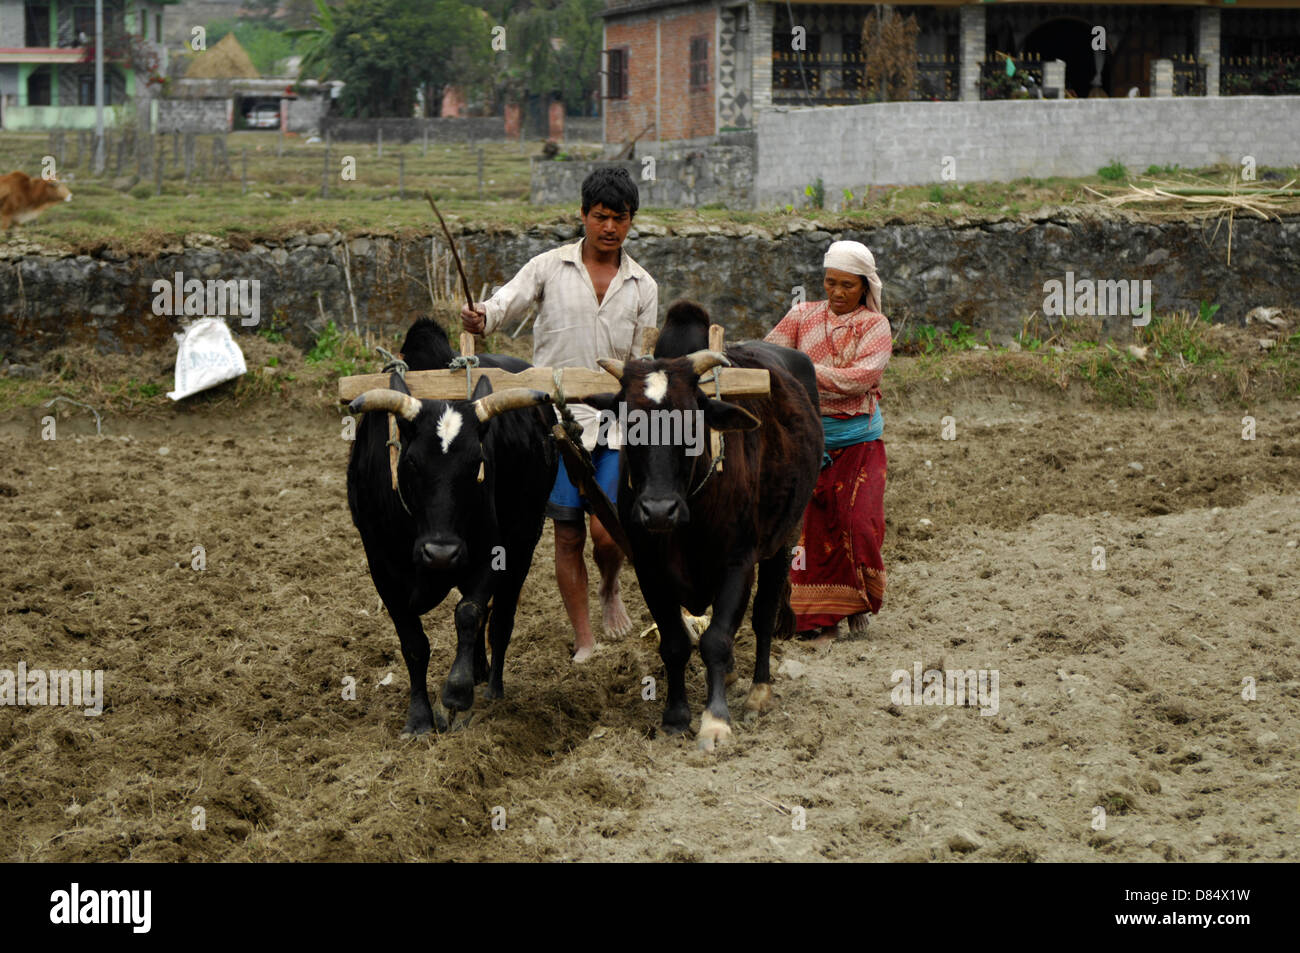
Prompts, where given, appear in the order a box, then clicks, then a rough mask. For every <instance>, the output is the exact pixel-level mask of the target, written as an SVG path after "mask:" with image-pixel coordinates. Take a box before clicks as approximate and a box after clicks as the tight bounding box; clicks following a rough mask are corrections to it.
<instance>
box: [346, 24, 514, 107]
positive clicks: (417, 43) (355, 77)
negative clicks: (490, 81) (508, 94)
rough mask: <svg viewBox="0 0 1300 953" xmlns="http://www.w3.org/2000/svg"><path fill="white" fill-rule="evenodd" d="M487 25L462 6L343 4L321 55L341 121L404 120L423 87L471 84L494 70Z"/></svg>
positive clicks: (489, 32)
mask: <svg viewBox="0 0 1300 953" xmlns="http://www.w3.org/2000/svg"><path fill="white" fill-rule="evenodd" d="M490 27H491V25H490V24H489V22H488V17H487V15H486V14H485V13H484V11H482V10H479V9H476V8H474V7H470V6H467V5H465V4H464V3H461V2H460V0H347V2H346V3H344V5H343V6H342V7H339V8H338V9H337V10H335V11H334V30H333V32H332V35H331V36H330V39H329V42H328V44H327V45H326V46H325V50H324V60H325V61H326V62H327V63H328V64H329V68H330V76H331V78H334V79H340V80H342V81H343V82H344V83H345V85H344V87H343V92H342V95H341V96H340V100H341V102H340V106H341V108H342V110H343V113H344V114H345V115H349V116H361V117H373V116H409V115H411V114H412V112H413V111H414V107H415V101H416V93H417V91H418V90H419V89H420V87H421V86H422V85H425V86H432V87H435V88H441V87H443V86H446V85H447V84H449V83H452V82H455V83H457V84H458V85H472V84H473V83H474V82H476V81H481V80H482V79H483V78H485V77H486V76H487V74H488V72H489V71H490V70H491V68H492V65H493V61H492V52H491V49H490V46H489V37H490V35H491V29H490Z"/></svg>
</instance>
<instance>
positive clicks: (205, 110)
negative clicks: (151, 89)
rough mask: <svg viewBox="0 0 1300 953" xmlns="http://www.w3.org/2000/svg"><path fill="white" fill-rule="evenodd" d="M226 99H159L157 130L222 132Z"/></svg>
mask: <svg viewBox="0 0 1300 953" xmlns="http://www.w3.org/2000/svg"><path fill="white" fill-rule="evenodd" d="M230 107H231V102H230V100H228V99H160V100H159V101H158V128H157V129H156V131H157V132H224V131H225V130H226V117H227V116H228V115H229V110H230Z"/></svg>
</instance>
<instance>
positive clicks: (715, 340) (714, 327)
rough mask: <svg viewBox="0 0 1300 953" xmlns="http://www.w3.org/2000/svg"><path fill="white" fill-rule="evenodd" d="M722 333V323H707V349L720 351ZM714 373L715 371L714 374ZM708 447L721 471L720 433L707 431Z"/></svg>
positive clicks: (720, 378) (718, 378)
mask: <svg viewBox="0 0 1300 953" xmlns="http://www.w3.org/2000/svg"><path fill="white" fill-rule="evenodd" d="M724 334H725V330H724V329H723V327H722V325H720V324H710V325H709V350H710V351H717V352H718V353H719V354H721V353H722V348H723V346H724V345H723V343H722V339H723V336H724ZM717 370H718V371H721V370H722V368H720V367H719V368H718V369H717ZM716 373H717V372H716V371H715V374H716ZM716 379H717V380H718V381H719V382H721V380H722V377H721V376H718V377H717V378H716ZM714 390H715V392H716V391H717V390H718V387H717V385H716V384H715V385H714ZM709 449H710V450H711V451H712V452H713V459H714V460H715V461H716V465H717V468H718V472H719V473H721V472H722V460H721V459H720V458H719V456H718V455H719V454H720V453H721V452H722V434H721V433H719V432H718V431H716V430H710V431H709Z"/></svg>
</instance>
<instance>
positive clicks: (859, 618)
mask: <svg viewBox="0 0 1300 953" xmlns="http://www.w3.org/2000/svg"><path fill="white" fill-rule="evenodd" d="M870 622H871V613H869V612H859V613H858V614H857V615H851V616H849V633H850V634H851V635H863V634H864V633H865V632H866V631H867V625H868V624H869V623H870Z"/></svg>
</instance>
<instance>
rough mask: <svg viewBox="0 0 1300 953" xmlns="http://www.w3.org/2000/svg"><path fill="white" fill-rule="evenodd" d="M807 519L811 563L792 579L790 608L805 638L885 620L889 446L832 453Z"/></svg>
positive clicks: (806, 555)
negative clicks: (861, 619) (860, 617)
mask: <svg viewBox="0 0 1300 953" xmlns="http://www.w3.org/2000/svg"><path fill="white" fill-rule="evenodd" d="M830 455H831V461H832V462H831V464H830V466H828V467H826V468H825V469H824V470H822V472H821V476H820V477H819V478H818V480H817V488H816V489H815V490H814V491H813V497H812V501H811V502H810V503H809V504H808V510H807V512H806V513H805V514H804V524H803V534H802V535H801V536H800V538H799V545H800V546H801V547H803V549H802V553H803V560H799V559H798V558H796V559H795V561H794V569H793V570H792V571H791V573H790V584H791V587H792V591H791V595H790V605H791V607H792V608H793V609H794V612H795V628H796V629H797V630H798V631H800V632H803V631H806V630H809V629H816V628H819V627H821V626H833V625H835V623H837V622H839V621H840V620H841V619H843V618H845V617H847V616H851V615H856V614H857V613H859V612H872V613H877V612H879V611H880V605H881V601H882V600H883V598H884V595H885V564H884V561H883V560H882V559H881V558H880V547H881V544H882V543H883V542H884V539H885V503H884V500H885V444H884V441H883V440H871V441H868V442H866V443H858V444H854V445H853V446H851V447H845V448H843V449H842V450H831V451H830Z"/></svg>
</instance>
